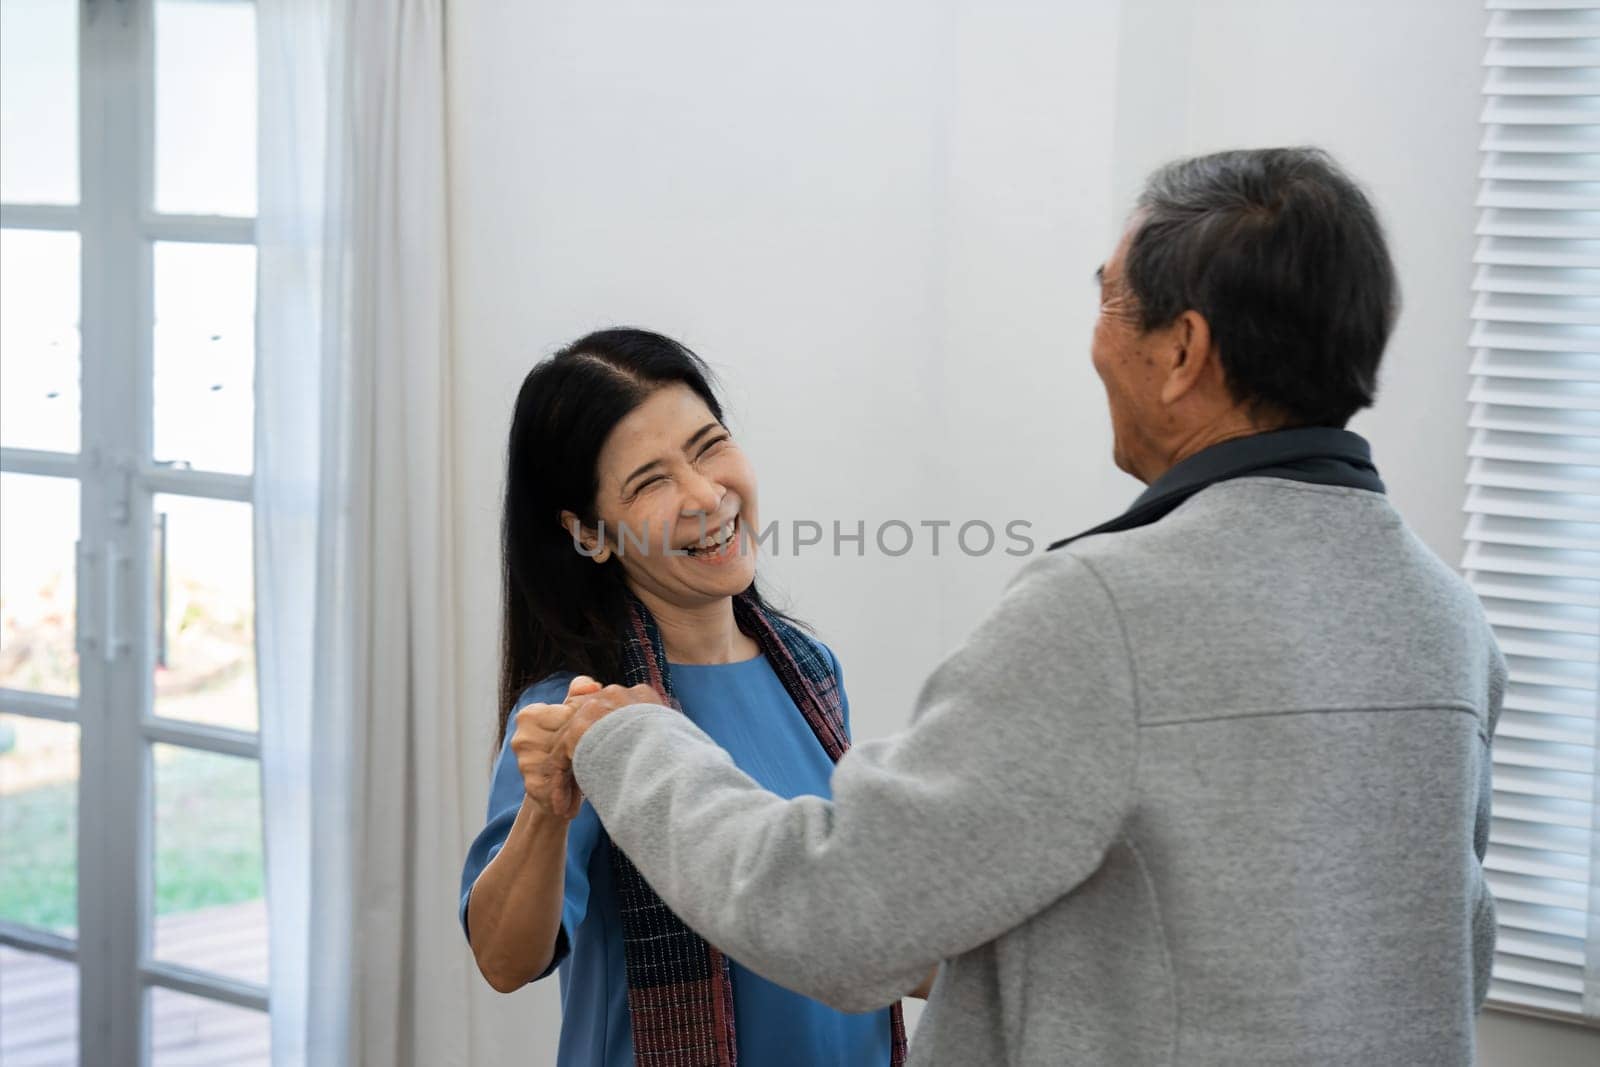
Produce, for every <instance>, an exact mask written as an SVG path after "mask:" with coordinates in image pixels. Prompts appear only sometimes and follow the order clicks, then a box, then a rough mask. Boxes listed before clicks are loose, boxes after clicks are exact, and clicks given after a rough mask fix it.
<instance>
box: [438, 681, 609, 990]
mask: <svg viewBox="0 0 1600 1067" xmlns="http://www.w3.org/2000/svg"><path fill="white" fill-rule="evenodd" d="M572 678H573V675H571V674H553V675H551V676H550V677H548V678H546V679H544V680H543V681H541V682H539V683H537V684H536V685H532V686H530V687H529V688H528V689H527V690H526V691H525V692H524V693H523V694H522V697H521V698H520V699H519V700H518V701H517V704H516V707H514V708H512V710H511V714H512V715H515V714H516V713H517V712H518V711H519V710H521V709H522V708H524V707H526V706H527V705H529V704H536V703H545V704H552V703H558V702H559V701H561V700H562V699H563V698H564V697H565V696H566V695H567V684H568V683H569V682H570V681H571V680H572ZM522 793H523V790H522V772H521V771H519V770H518V769H517V759H516V756H515V755H514V754H513V753H512V751H511V733H510V731H509V730H508V731H507V732H506V739H505V743H504V744H502V745H501V746H500V755H499V757H498V758H497V759H496V760H495V766H494V777H493V778H492V779H491V781H490V783H489V811H488V816H487V819H486V821H485V823H484V827H483V829H482V830H480V831H478V836H477V837H476V838H474V839H473V841H472V847H471V848H469V849H468V850H467V859H466V863H465V864H463V866H462V870H461V907H460V919H461V929H462V931H463V932H466V931H467V929H468V927H467V905H468V903H469V901H470V900H471V897H472V886H473V883H475V882H476V881H477V880H478V875H480V874H482V873H483V869H484V868H485V867H487V866H489V861H490V860H492V859H494V858H495V856H497V855H499V853H500V849H501V848H502V847H503V846H504V845H505V843H506V837H507V835H508V834H510V833H511V825H512V823H514V822H516V820H517V812H518V811H519V810H520V809H521V807H522ZM599 837H600V820H599V818H598V817H597V816H596V815H595V813H594V809H593V808H592V807H590V806H589V803H588V802H587V801H585V802H584V804H583V807H582V809H581V810H580V811H579V812H578V815H577V817H576V818H574V819H573V820H572V824H571V825H570V826H568V827H567V868H566V873H565V876H564V892H563V898H564V899H563V902H562V909H561V931H560V933H559V934H558V935H557V938H556V951H555V955H554V957H553V958H552V959H551V961H550V966H549V968H548V969H546V970H545V972H544V974H541V975H540V976H539V977H540V978H543V977H544V976H545V975H546V974H549V973H550V972H551V971H553V970H555V968H556V965H557V964H558V963H560V962H561V961H562V960H563V959H565V958H566V955H567V952H568V949H569V946H570V945H571V942H572V932H573V931H574V930H576V929H577V926H578V924H579V923H580V922H582V921H583V916H584V914H585V913H586V912H587V911H588V906H589V856H590V854H591V853H592V852H593V851H594V847H595V843H596V842H597V841H598V840H599Z"/></svg>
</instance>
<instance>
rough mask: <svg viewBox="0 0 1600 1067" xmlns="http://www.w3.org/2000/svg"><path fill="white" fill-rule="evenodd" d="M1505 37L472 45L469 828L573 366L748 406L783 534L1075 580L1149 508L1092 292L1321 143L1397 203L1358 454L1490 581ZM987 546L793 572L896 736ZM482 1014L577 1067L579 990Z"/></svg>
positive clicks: (461, 332)
mask: <svg viewBox="0 0 1600 1067" xmlns="http://www.w3.org/2000/svg"><path fill="white" fill-rule="evenodd" d="M1481 28H1482V15H1481V12H1479V11H1478V9H1477V6H1476V5H1475V4H1473V3H1471V2H1468V0H1452V2H1450V3H1440V2H1436V0H1365V2H1352V0H1345V2H1342V3H1338V4H1333V3H1328V2H1326V0H1316V2H1313V0H1274V2H1273V3H1270V4H1268V3H1264V2H1248V0H1231V2H1229V0H1192V2H1191V0H1165V2H1161V0H1124V2H1122V3H1118V2H1117V0H1099V2H1094V3H1078V4H1073V5H1064V4H1056V3H1044V2H1036V3H1029V2H1022V0H1008V2H988V3H983V4H979V3H976V2H961V3H956V2H954V0H940V2H928V0H880V2H877V3H874V4H860V3H852V2H844V0H828V2H813V3H810V4H805V5H797V4H776V3H754V2H749V0H744V2H733V0H727V2H721V3H718V2H712V0H683V2H680V3H677V4H673V5H658V4H649V3H643V2H639V3H605V4H599V3H594V2H588V3H585V2H580V0H568V2H556V0H539V2H527V3H499V4H491V3H478V4H471V5H466V4H461V5H452V6H451V8H450V23H449V28H448V29H449V33H448V37H449V48H450V53H449V63H450V92H451V101H450V122H451V139H452V146H451V159H450V170H451V179H452V199H451V210H452V215H453V217H452V225H453V231H454V250H453V261H452V268H453V279H454V280H453V285H454V300H455V329H456V335H455V351H456V359H457V387H456V388H457V393H456V409H457V425H458V433H459V439H458V441H457V464H458V469H457V477H458V485H459V486H460V491H461V494H462V499H461V508H460V518H459V525H458V528H457V540H458V544H459V546H460V549H459V551H460V558H459V560H458V568H459V577H460V581H461V590H462V598H461V602H462V604H463V608H462V611H463V618H462V619H461V620H460V626H459V627H458V632H459V633H460V634H461V640H462V649H461V653H462V660H461V662H462V664H463V667H464V670H463V678H464V680H463V691H462V693H461V707H462V708H464V709H469V712H470V714H471V715H472V716H473V717H474V719H475V725H476V731H477V732H476V734H475V735H474V737H475V740H474V742H473V743H472V744H471V745H470V746H469V747H470V748H471V753H470V760H469V766H468V767H467V768H466V772H467V780H468V782H469V783H471V784H472V787H471V790H470V796H469V797H467V798H464V803H465V805H466V810H465V811H464V813H463V821H464V823H465V824H466V825H469V826H470V827H471V828H472V829H473V830H475V829H476V826H477V824H478V821H479V819H480V816H481V810H482V802H483V788H482V786H483V782H484V767H485V760H486V758H487V754H486V750H487V746H488V743H489V733H490V729H491V724H490V716H491V714H492V708H493V704H494V672H495V668H496V645H495V642H496V627H497V620H496V616H495V613H496V602H497V595H496V584H495V583H496V578H497V572H496V566H497V564H496V544H495V538H494V532H495V524H496V522H497V517H498V509H499V502H498V493H499V489H500V478H501V464H502V462H503V460H502V454H501V453H502V449H503V447H504V434H505V430H506V426H507V419H508V415H509V411H510V404H511V400H512V398H513V396H514V394H515V390H516V387H517V385H518V384H519V382H520V380H521V377H522V375H523V374H524V373H526V371H527V369H528V368H529V367H530V366H531V365H532V364H533V363H534V362H535V361H536V360H537V359H539V358H540V357H542V356H543V355H546V354H548V353H549V352H550V351H551V350H553V349H554V348H555V347H557V346H558V345H560V344H561V343H563V342H565V341H567V340H570V339H572V338H573V337H576V336H577V335H579V334H581V333H582V332H584V331H586V330H589V329H591V328H594V327H596V326H600V325H606V324H610V323H616V322H627V323H635V324H640V325H647V326H650V327H653V328H657V329H660V330H663V331H665V332H667V333H670V334H673V335H675V336H678V337H679V338H681V339H682V340H684V341H686V342H688V343H689V344H691V345H692V346H694V347H695V348H697V349H698V350H699V351H700V352H701V353H702V354H703V355H705V356H706V357H707V358H709V359H710V360H711V361H712V362H713V363H714V364H715V365H717V367H718V368H719V370H720V371H721V372H722V373H723V376H724V380H725V382H726V384H727V387H728V388H727V394H728V400H729V403H730V407H731V415H732V418H733V421H734V425H735V429H736V431H737V432H738V433H739V434H740V435H741V437H742V439H743V440H744V441H745V443H746V445H747V447H748V448H749V449H750V450H751V451H752V453H753V455H754V458H755V462H756V469H757V471H758V473H759V475H760V477H761V482H762V498H763V499H762V504H763V513H764V517H765V518H767V519H780V520H784V521H788V520H792V519H815V520H817V521H820V522H822V523H823V524H824V525H825V526H828V525H830V524H831V523H832V521H833V520H835V519H838V520H841V521H843V522H845V523H846V524H847V526H850V527H853V526H854V523H855V521H856V520H863V521H865V522H866V523H867V525H868V529H869V531H870V530H872V529H873V528H874V527H875V526H876V525H877V524H878V523H879V522H881V521H883V520H886V519H902V520H905V521H908V522H911V523H913V524H915V523H917V522H919V521H920V520H923V519H939V518H948V519H954V520H957V521H960V520H964V519H970V518H981V519H986V520H988V521H990V522H991V523H993V524H994V525H996V526H1002V525H1003V524H1004V522H1005V521H1007V520H1010V519H1014V518H1017V519H1026V520H1029V521H1030V522H1032V523H1033V524H1034V536H1035V537H1036V538H1037V539H1038V541H1039V542H1040V547H1041V548H1042V546H1043V543H1044V542H1046V541H1048V540H1049V539H1050V538H1051V537H1053V536H1059V535H1061V534H1065V533H1070V532H1074V531H1075V530H1077V529H1080V528H1083V527H1086V526H1088V525H1091V524H1092V523H1093V522H1095V521H1098V520H1099V519H1100V518H1102V517H1106V516H1109V515H1110V514H1113V513H1114V512H1116V511H1117V510H1119V509H1120V508H1121V507H1122V506H1123V505H1124V504H1125V503H1126V502H1127V501H1128V500H1129V499H1130V498H1131V497H1132V495H1133V494H1134V493H1135V492H1136V491H1137V489H1138V486H1137V485H1135V484H1134V483H1133V482H1132V481H1131V480H1130V479H1128V478H1126V477H1124V476H1122V475H1120V474H1119V473H1117V472H1116V471H1115V470H1114V469H1113V468H1112V466H1111V463H1110V461H1109V431H1108V428H1107V424H1106V418H1105V414H1104V410H1103V400H1102V393H1101V392H1100V387H1099V384H1098V382H1097V381H1096V380H1095V378H1094V375H1093V373H1092V371H1091V370H1090V368H1089V365H1088V357H1087V345H1088V337H1089V330H1090V325H1091V321H1092V316H1093V305H1094V290H1093V287H1092V285H1091V283H1090V280H1089V278H1090V274H1091V272H1092V271H1093V269H1094V267H1095V266H1096V265H1097V264H1098V263H1099V262H1100V261H1101V260H1102V259H1103V258H1104V256H1105V254H1106V252H1107V251H1108V250H1109V247H1110V245H1111V244H1112V243H1113V242H1114V240H1115V237H1116V234H1117V233H1118V231H1119V230H1120V223H1121V215H1122V213H1123V212H1124V211H1125V210H1126V208H1127V206H1128V204H1129V203H1130V202H1131V198H1132V196H1133V194H1134V192H1135V191H1136V188H1137V183H1138V179H1139V178H1140V177H1141V176H1142V175H1143V174H1144V173H1145V172H1146V171H1148V169H1149V168H1150V167H1151V166H1153V165H1154V164H1156V163H1158V162H1160V161H1161V160H1164V159H1166V158H1170V157H1172V156H1175V155H1180V154H1184V153H1187V152H1190V151H1199V150H1204V149H1210V148H1215V147H1223V146H1228V145H1253V144H1264V143H1283V142H1300V141H1311V142H1316V143H1320V144H1323V145H1325V146H1327V147H1329V148H1330V149H1332V150H1333V151H1334V152H1335V153H1336V154H1338V155H1339V156H1340V158H1342V159H1343V160H1344V161H1345V162H1346V163H1347V164H1348V165H1349V167H1350V168H1351V169H1352V170H1353V171H1354V172H1355V173H1356V174H1357V175H1358V176H1360V177H1361V178H1363V179H1364V180H1365V181H1366V182H1367V184H1368V185H1369V186H1370V187H1371V189H1372V190H1373V192H1374V195H1375V197H1376V199H1377V201H1378V204H1379V207H1380V210H1382V212H1383V213H1384V216H1385V218H1386V220H1387V222H1388V224H1389V226H1390V232H1391V236H1392V238H1393V242H1394V246H1395V251H1396V254H1397V257H1398V259H1399V265H1400V270H1401V276H1402V281H1403V284H1404V286H1405V297H1406V310H1405V312H1404V314H1403V316H1402V319H1401V325H1400V328H1399V331H1398V332H1397V335H1396V337H1395V341H1394V344H1393V346H1392V347H1391V350H1390V356H1389V366H1388V369H1387V372H1386V374H1385V380H1384V393H1383V396H1382V399H1381V400H1380V403H1379V406H1378V409H1377V410H1376V411H1375V412H1374V413H1372V414H1370V415H1368V416H1365V417H1363V419H1362V420H1361V422H1360V424H1359V425H1358V427H1357V428H1358V429H1361V430H1363V431H1364V432H1366V433H1367V434H1368V435H1369V436H1371V437H1372V439H1373V441H1374V443H1375V445H1376V448H1377V452H1378V457H1379V462H1380V465H1381V467H1382V469H1383V472H1384V475H1385V477H1386V479H1387V480H1388V482H1389V484H1390V487H1391V490H1392V493H1393V496H1394V499H1395V501H1396V503H1397V505H1398V506H1399V507H1400V508H1401V510H1402V511H1403V512H1404V513H1405V514H1406V516H1407V517H1408V518H1409V519H1410V521H1411V522H1412V523H1413V525H1415V526H1416V527H1417V529H1418V530H1419V531H1420V532H1421V533H1422V535H1423V536H1424V537H1425V538H1426V540H1427V541H1428V542H1429V543H1430V544H1431V545H1432V546H1433V547H1434V548H1435V550H1436V551H1438V552H1440V553H1441V554H1442V555H1444V556H1445V557H1446V558H1448V559H1450V560H1451V561H1452V562H1455V561H1456V559H1457V558H1458V556H1459V547H1458V545H1459V535H1460V531H1461V520H1460V513H1459V505H1460V500H1461V493H1462V489H1461V486H1462V483H1463V480H1464V475H1465V462H1464V460H1463V458H1462V457H1463V452H1464V449H1465V445H1466V431H1465V426H1464V414H1465V409H1464V397H1465V390H1466V377H1465V368H1466V350H1465V346H1464V341H1465V337H1466V324H1467V305H1468V295H1469V294H1468V283H1469V278H1470V274H1469V266H1468V259H1469V256H1470V253H1471V226H1472V220H1473V211H1472V198H1473V193H1474V188H1475V180H1474V171H1475V168H1476V164H1477V158H1476V137H1477V133H1476V118H1477V110H1478V102H1477V98H1476V93H1477V91H1478V86H1479V72H1478V68H1477V63H1478V61H1479V59H1480V56H1481V52H1482V46H1481V44H1480V42H1479V37H1478V35H1479V33H1480V31H1481ZM949 536H950V532H949V531H946V533H945V535H944V539H945V541H946V544H944V545H942V546H941V547H942V549H943V551H942V552H941V554H940V556H939V557H938V558H937V559H935V558H933V557H932V556H931V554H930V553H929V551H928V545H927V541H926V539H923V540H922V541H921V542H920V544H919V549H918V550H917V551H914V552H913V553H912V554H911V555H909V556H906V557H904V558H902V559H898V560H895V559H885V558H883V557H881V556H877V555H875V554H873V552H872V550H871V548H870V545H869V549H868V552H869V554H868V556H867V557H866V558H864V559H857V558H856V557H854V556H851V555H846V556H844V557H841V558H833V557H832V556H831V555H830V554H828V553H827V552H825V551H820V550H818V549H811V550H809V551H808V553H807V554H805V555H802V556H800V557H798V558H795V557H793V556H791V555H788V554H787V553H788V552H789V548H788V546H787V545H785V553H786V555H785V556H784V557H782V558H778V559H774V560H771V561H770V562H769V564H766V565H764V566H765V569H766V572H767V574H768V575H769V577H770V578H772V579H774V580H775V582H776V584H777V585H778V586H779V587H780V588H781V589H782V590H784V591H786V592H787V594H788V600H789V602H790V603H791V605H792V606H793V608H794V609H795V610H796V611H797V613H799V614H800V615H801V616H802V617H804V618H807V619H809V620H811V621H812V622H813V623H815V624H816V626H817V628H818V630H819V632H820V634H821V635H822V636H823V637H824V639H825V640H827V641H828V642H829V643H830V644H832V645H833V646H834V648H835V649H837V650H838V651H839V653H840V657H841V659H842V660H843V662H844V664H845V669H846V672H847V675H848V677H849V686H850V691H851V696H852V703H853V706H854V708H855V719H856V727H857V732H858V734H860V735H863V736H870V735H873V734H881V733H884V732H887V731H889V730H892V729H894V728H896V727H898V726H899V725H901V724H902V723H903V721H904V718H905V714H906V711H907V708H908V707H909V703H910V701H911V699H912V697H913V696H914V694H915V690H916V687H917V685H918V684H919V683H920V681H921V679H922V678H923V677H924V676H925V674H926V673H927V671H928V670H929V669H930V668H931V666H932V665H933V664H934V663H935V662H936V661H937V659H938V658H939V656H940V655H941V654H942V653H943V652H944V651H945V650H947V649H948V648H950V647H951V646H952V645H953V644H955V643H956V642H957V641H958V640H959V639H960V637H961V636H962V634H964V633H965V632H966V630H967V629H968V628H969V627H970V626H971V624H972V623H973V622H974V621H975V620H976V618H977V616H978V614H979V613H981V612H982V611H983V610H984V609H985V608H986V607H987V606H988V605H990V604H992V603H993V601H994V600H995V598H996V596H997V594H998V591H999V589H1000V586H1001V584H1002V582H1003V581H1004V579H1005V577H1006V576H1007V575H1008V574H1009V573H1010V572H1011V571H1012V570H1014V569H1015V566H1016V564H1017V561H1016V560H1015V559H1012V558H1009V557H1006V556H1004V555H998V554H997V555H994V556H990V557H987V558H983V559H969V558H967V557H965V556H963V555H961V554H960V553H959V552H952V551H951V550H950V548H949V545H948V539H949ZM475 1010H476V1011H478V1012H479V1013H480V1021H481V1022H482V1024H483V1025H482V1026H481V1027H480V1028H479V1029H480V1031H481V1034H482V1038H483V1039H482V1042H481V1044H480V1045H479V1046H478V1047H475V1048H474V1049H473V1050H472V1052H473V1056H472V1060H473V1062H481V1063H489V1062H498V1061H499V1060H501V1059H504V1058H506V1057H509V1056H515V1057H516V1059H517V1061H518V1062H524V1063H532V1064H539V1063H551V1062H553V1053H552V1052H551V1050H552V1049H553V1041H554V1033H555V1029H556V1027H557V1025H558V1019H559V1012H558V1009H557V1005H556V1001H555V991H554V984H553V983H543V984H542V985H541V986H540V987H538V988H535V989H531V990H527V991H524V992H521V993H518V994H516V995H514V996H511V997H498V996H496V995H495V994H492V993H489V992H487V990H486V989H485V991H484V993H483V995H482V997H481V999H480V1001H479V1002H478V1003H477V1004H476V1005H475ZM1482 1033H1483V1046H1484V1060H1483V1062H1485V1063H1487V1064H1496V1065H1498V1064H1506V1065H1510V1064H1512V1063H1518V1064H1526V1063H1535V1062H1552V1063H1554V1062H1563V1061H1561V1060H1560V1059H1559V1057H1560V1056H1563V1055H1565V1056H1568V1057H1581V1056H1587V1057H1588V1060H1587V1061H1586V1062H1593V1061H1594V1060H1595V1059H1596V1058H1597V1057H1600V1037H1597V1036H1596V1034H1595V1033H1594V1032H1586V1031H1579V1030H1575V1029H1572V1028H1565V1027H1559V1026H1554V1025H1552V1024H1545V1023H1538V1022H1530V1021H1525V1020H1507V1019H1504V1018H1500V1017H1495V1018H1489V1019H1486V1021H1485V1022H1484V1023H1483V1026H1482ZM1573 1062H1576V1060H1575V1059H1574V1060H1573Z"/></svg>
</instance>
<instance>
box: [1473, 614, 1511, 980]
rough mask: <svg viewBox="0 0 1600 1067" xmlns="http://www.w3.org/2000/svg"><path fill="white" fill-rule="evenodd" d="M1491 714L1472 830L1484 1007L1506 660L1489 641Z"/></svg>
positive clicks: (1492, 928)
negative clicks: (1487, 873) (1497, 738)
mask: <svg viewBox="0 0 1600 1067" xmlns="http://www.w3.org/2000/svg"><path fill="white" fill-rule="evenodd" d="M1489 641H1490V647H1489V651H1490V668H1489V714H1488V722H1487V723H1486V729H1487V730H1488V736H1487V737H1486V738H1485V740H1484V743H1483V751H1482V752H1481V753H1480V758H1481V760H1482V762H1481V763H1480V764H1479V768H1478V817H1477V824H1476V826H1475V827H1474V829H1473V835H1472V836H1473V841H1472V844H1473V850H1474V851H1475V852H1476V853H1477V854H1478V870H1477V874H1478V884H1477V885H1476V886H1475V887H1474V889H1475V890H1476V892H1477V901H1476V905H1475V907H1474V909H1473V915H1472V964H1473V967H1472V979H1473V981H1472V993H1473V998H1472V1000H1473V1006H1474V1007H1475V1008H1477V1009H1479V1010H1482V1008H1483V1002H1484V999H1485V998H1487V997H1488V995H1489V978H1490V972H1491V971H1492V970H1493V968H1494V942H1495V935H1496V932H1497V930H1496V924H1495V913H1494V894H1492V893H1491V892H1490V891H1489V884H1488V881H1487V879H1485V878H1484V874H1483V857H1484V855H1485V854H1486V853H1487V852H1488V850H1489V822H1490V819H1491V817H1492V814H1493V813H1492V811H1491V807H1490V804H1491V801H1492V799H1493V797H1494V784H1493V777H1492V775H1493V765H1494V756H1493V753H1494V731H1495V727H1496V726H1497V725H1498V724H1499V721H1500V708H1501V705H1502V704H1503V703H1504V701H1505V691H1506V661H1505V657H1503V656H1502V655H1501V654H1500V651H1499V649H1498V648H1497V647H1495V645H1494V638H1493V636H1492V635H1491V637H1490V639H1489Z"/></svg>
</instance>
